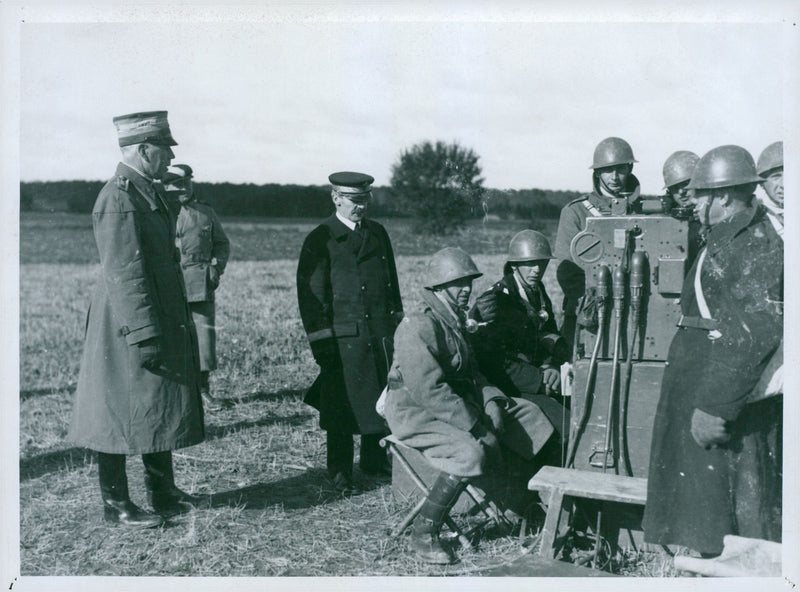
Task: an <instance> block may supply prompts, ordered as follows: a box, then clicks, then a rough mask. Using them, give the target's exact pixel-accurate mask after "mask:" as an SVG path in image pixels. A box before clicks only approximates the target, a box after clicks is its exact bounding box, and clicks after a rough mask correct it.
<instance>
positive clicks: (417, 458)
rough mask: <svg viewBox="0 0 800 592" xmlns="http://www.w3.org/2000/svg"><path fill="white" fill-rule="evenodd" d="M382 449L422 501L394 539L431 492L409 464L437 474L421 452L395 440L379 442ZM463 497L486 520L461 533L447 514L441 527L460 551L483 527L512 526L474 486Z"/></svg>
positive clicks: (387, 437)
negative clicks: (386, 452) (457, 544)
mask: <svg viewBox="0 0 800 592" xmlns="http://www.w3.org/2000/svg"><path fill="white" fill-rule="evenodd" d="M381 446H383V447H385V448H386V449H387V450H388V451H389V453H390V454H391V455H392V458H393V460H394V463H395V465H399V467H401V468H402V470H403V471H404V472H405V474H406V475H407V476H408V477H410V478H411V480H412V481H413V483H414V484H415V485H416V487H417V489H418V490H419V491H420V492H421V493H422V498H421V499H420V500H419V501H418V502H417V503H416V505H415V506H414V507H413V508H412V509H411V511H410V512H409V513H408V514H407V515H406V517H405V518H404V519H403V521H402V522H401V523H400V524H399V525H398V526H397V527H396V528H395V529H394V530H393V531H392V536H393V537H396V536H399V535H401V534H402V533H403V531H404V530H405V529H406V528H408V527H409V525H410V524H411V523H412V522H413V521H414V518H416V517H417V514H419V513H420V510H422V506H423V505H424V504H425V500H426V498H427V497H428V493H429V492H430V487H431V485H432V484H433V481H432V480H431V481H430V483H426V482H425V480H424V479H423V477H422V476H421V475H420V474H419V472H418V471H416V470H415V469H414V467H413V466H412V462H413V463H415V464H418V465H421V464H423V463H424V467H425V468H427V469H429V470H428V471H426V472H429V473H431V472H432V473H433V474H434V475H436V476H438V473H439V471H437V470H436V469H435V468H434V467H432V466H431V465H430V463H428V461H427V460H426V459H425V457H424V456H423V455H422V453H421V452H419V451H418V450H415V449H413V448H410V447H408V446H406V445H404V444H402V443H401V442H400V441H399V440H397V438H395V437H394V436H391V435H390V436H386V437H385V438H383V439H382V440H381ZM409 459H412V460H409ZM393 466H394V465H393ZM429 480H430V479H429ZM434 480H435V477H434ZM464 493H466V494H467V495H468V496H469V497H470V498H471V499H472V502H473V505H472V509H477V510H478V511H479V512H480V513H482V514H483V516H484V517H485V519H484V520H483V521H482V522H480V523H479V524H477V525H475V526H473V527H472V528H471V529H469V530H468V531H467V532H464V531H463V530H462V529H461V528H460V527H459V526H458V524H456V523H455V521H454V520H453V519H452V518H451V517H450V515H449V514H447V515H446V516H445V519H444V523H445V524H446V525H447V526H448V528H449V529H450V530H451V531H453V533H455V535H456V536H457V537H458V541H459V543H460V544H461V547H462V548H465V549H466V548H469V547H471V546H472V543H471V542H470V538H469V537H470V536H472V535H473V534H474V533H476V532H477V531H479V530H482V529H484V528H486V526H488V525H489V524H490V523H495V524H498V525H501V524H502V525H506V526H511V525H510V523H509V521H508V519H507V518H506V517H505V515H504V514H503V512H502V511H501V510H500V509H499V508H498V507H497V506H496V505H495V503H494V502H492V501H491V500H488V499H487V498H486V496H484V495H483V493H482V492H481V491H480V490H479V489H477V488H476V487H475V486H473V485H471V484H467V486H466V488H465V490H464ZM462 495H463V494H462ZM454 506H455V504H454Z"/></svg>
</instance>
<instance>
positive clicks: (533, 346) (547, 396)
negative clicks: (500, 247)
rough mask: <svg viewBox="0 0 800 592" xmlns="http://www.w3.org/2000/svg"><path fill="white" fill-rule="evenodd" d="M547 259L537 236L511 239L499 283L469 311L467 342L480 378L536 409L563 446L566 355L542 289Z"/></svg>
mask: <svg viewBox="0 0 800 592" xmlns="http://www.w3.org/2000/svg"><path fill="white" fill-rule="evenodd" d="M551 259H553V254H552V252H551V250H550V243H549V242H548V240H547V238H546V237H545V236H544V235H543V234H542V233H541V232H537V231H535V230H523V231H521V232H518V233H517V234H515V235H514V236H513V237H512V239H511V242H510V243H509V245H508V256H507V257H506V262H505V265H504V266H503V277H502V279H500V280H499V281H498V282H496V283H495V284H494V285H493V286H491V287H490V288H489V289H488V290H486V291H485V292H484V293H483V294H481V295H480V296H478V298H477V299H476V301H475V305H474V306H473V307H472V310H471V311H470V316H471V317H472V318H473V319H474V320H475V321H476V322H477V325H476V326H475V329H474V332H473V333H471V335H470V342H471V343H472V345H473V349H474V351H475V355H476V358H477V360H478V365H479V367H480V369H481V372H483V374H484V375H485V376H486V377H487V378H488V379H489V380H490V381H491V382H492V383H493V384H495V385H497V386H498V387H500V389H502V391H503V392H504V393H505V394H507V395H508V396H510V397H523V398H525V399H528V400H529V401H531V402H533V403H535V404H536V405H537V406H539V408H540V409H542V411H543V412H544V413H545V414H546V415H547V417H548V419H549V420H550V422H551V423H552V424H553V427H554V428H555V429H556V431H557V432H558V434H559V435H560V436H561V438H562V439H563V440H564V441H566V436H567V435H568V434H567V432H568V429H567V427H568V426H569V424H570V422H569V411H568V410H567V409H566V407H565V406H564V405H563V402H562V401H561V400H559V391H560V386H561V371H560V368H561V364H563V363H564V362H566V361H567V360H568V359H569V350H568V347H567V344H566V342H565V341H564V339H562V338H561V336H560V335H559V333H558V327H557V326H556V320H555V315H554V314H553V305H552V303H551V302H550V297H549V296H548V295H547V290H546V289H545V287H544V284H543V283H542V279H543V277H544V273H545V271H546V270H547V267H548V264H549V263H550V260H551ZM554 460H555V461H558V460H559V459H554Z"/></svg>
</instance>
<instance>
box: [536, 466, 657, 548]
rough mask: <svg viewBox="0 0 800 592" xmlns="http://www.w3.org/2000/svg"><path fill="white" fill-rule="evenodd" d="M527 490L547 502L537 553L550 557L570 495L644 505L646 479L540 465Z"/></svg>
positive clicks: (572, 497)
mask: <svg viewBox="0 0 800 592" xmlns="http://www.w3.org/2000/svg"><path fill="white" fill-rule="evenodd" d="M528 489H530V490H532V491H538V492H539V495H540V496H541V498H542V500H543V501H546V502H547V516H546V517H545V521H544V528H543V529H542V546H541V547H540V549H539V555H541V556H542V557H554V556H555V549H554V548H553V546H554V543H555V539H556V535H557V534H558V532H557V531H558V527H559V521H560V519H561V512H562V511H563V510H564V509H565V508H566V507H567V504H568V503H571V502H572V500H573V499H574V498H583V499H591V500H600V501H607V502H619V503H623V504H635V505H640V506H644V504H645V501H646V499H647V479H643V478H641V477H625V476H622V475H614V474H611V473H600V472H595V471H578V470H575V469H562V468H559V467H542V469H541V470H540V471H539V472H538V473H536V474H535V475H534V476H533V477H531V480H530V481H529V482H528Z"/></svg>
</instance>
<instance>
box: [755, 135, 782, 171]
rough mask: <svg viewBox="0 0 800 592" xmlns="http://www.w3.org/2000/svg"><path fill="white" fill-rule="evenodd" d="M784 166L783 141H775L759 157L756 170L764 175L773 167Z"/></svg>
mask: <svg viewBox="0 0 800 592" xmlns="http://www.w3.org/2000/svg"><path fill="white" fill-rule="evenodd" d="M777 168H783V142H782V141H778V142H773V143H772V144H770V145H769V146H767V147H766V148H764V151H763V152H762V153H761V156H759V157H758V166H757V167H756V171H757V172H758V174H759V175H761V176H762V177H763V176H765V174H766V173H767V172H768V171H771V170H772V169H777Z"/></svg>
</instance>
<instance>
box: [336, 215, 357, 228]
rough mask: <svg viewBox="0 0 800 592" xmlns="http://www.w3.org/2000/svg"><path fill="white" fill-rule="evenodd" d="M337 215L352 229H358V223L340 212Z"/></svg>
mask: <svg viewBox="0 0 800 592" xmlns="http://www.w3.org/2000/svg"><path fill="white" fill-rule="evenodd" d="M336 217H337V218H339V220H340V221H341V223H342V224H344V225H345V226H347V227H348V228H349V229H350V230H355V229H356V223H355V222H353V221H352V220H348V219H347V218H345V217H344V216H342V215H341V214H340V213H339V212H336Z"/></svg>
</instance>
